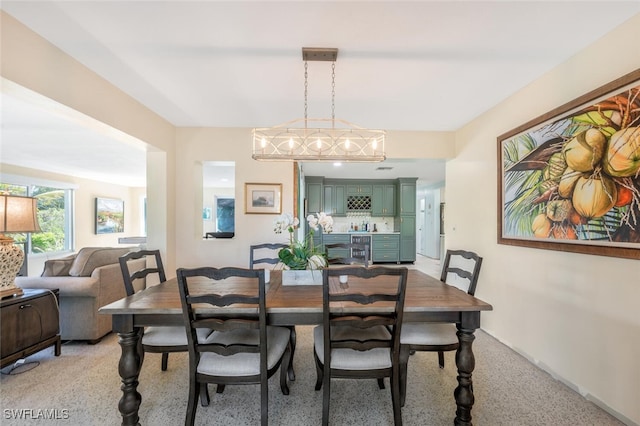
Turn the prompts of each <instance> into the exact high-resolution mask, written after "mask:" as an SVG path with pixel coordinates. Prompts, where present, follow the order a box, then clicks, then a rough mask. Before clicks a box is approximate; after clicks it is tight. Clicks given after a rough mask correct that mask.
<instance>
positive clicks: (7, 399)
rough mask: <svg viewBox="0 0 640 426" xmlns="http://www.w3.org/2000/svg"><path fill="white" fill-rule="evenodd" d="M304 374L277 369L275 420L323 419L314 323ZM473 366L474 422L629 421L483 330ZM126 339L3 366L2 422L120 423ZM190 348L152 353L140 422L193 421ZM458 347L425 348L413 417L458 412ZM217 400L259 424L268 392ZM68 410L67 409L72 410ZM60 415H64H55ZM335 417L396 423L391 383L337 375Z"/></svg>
mask: <svg viewBox="0 0 640 426" xmlns="http://www.w3.org/2000/svg"><path fill="white" fill-rule="evenodd" d="M297 330H298V348H297V351H296V358H295V364H294V365H295V368H296V373H297V380H296V381H295V382H293V383H291V385H290V390H291V393H290V395H289V396H284V395H282V393H281V392H280V388H279V385H278V375H277V374H276V375H275V376H274V377H272V379H271V381H270V388H269V401H270V403H269V419H270V423H271V424H273V425H292V426H293V425H296V426H300V425H318V424H320V423H321V418H322V392H316V391H315V390H314V384H315V367H314V362H313V355H312V345H313V343H312V337H311V331H312V328H311V327H297ZM476 337H477V338H476V341H475V343H474V353H475V354H476V369H475V371H474V373H473V382H474V393H475V405H474V407H473V410H472V416H473V423H474V424H475V425H491V426H494V425H505V426H507V425H508V426H518V425H536V426H538V425H549V426H551V425H553V426H560V425H567V426H569V425H571V426H573V425H594V426H595V425H597V426H606V425H622V423H621V422H619V421H618V420H616V419H615V418H613V417H612V416H610V415H609V414H608V413H606V412H605V411H603V410H601V409H600V408H598V407H597V406H595V405H594V404H593V403H591V402H589V401H587V400H585V399H584V398H583V397H582V396H581V395H579V394H578V393H576V392H574V391H573V390H571V389H569V388H568V387H567V386H565V385H564V384H562V383H560V382H558V381H556V380H554V379H553V378H552V377H551V376H550V375H549V374H547V373H545V372H544V371H542V370H540V369H538V368H537V367H535V366H534V365H532V364H531V363H529V362H528V361H527V360H525V359H524V358H523V357H522V356H520V355H519V354H517V353H515V352H514V351H512V350H511V349H509V348H508V347H506V346H505V345H503V344H501V343H499V342H498V341H497V340H495V339H494V338H492V337H491V336H489V335H487V334H486V333H484V332H482V331H478V332H477V333H476ZM119 357H120V347H119V345H118V343H117V336H116V335H113V334H111V335H109V336H107V337H106V338H105V339H104V340H103V341H102V342H101V343H99V344H97V345H95V346H90V345H87V344H86V343H76V342H68V343H66V344H64V345H63V347H62V355H61V356H60V357H54V356H53V349H46V350H43V351H41V352H40V353H38V354H35V355H32V356H30V357H29V358H27V362H30V361H38V362H39V363H40V365H39V366H37V367H36V368H34V369H32V370H30V371H28V372H25V373H22V374H18V375H7V374H6V373H7V372H8V371H9V370H10V368H5V369H3V370H2V372H3V374H2V376H1V379H0V380H1V381H0V384H1V387H0V392H1V401H2V402H1V406H2V407H1V408H2V414H1V415H2V419H1V420H0V423H1V424H2V425H3V426H9V425H20V426H22V425H66V426H68V425H83V426H89V425H118V424H120V422H121V418H120V417H119V413H118V401H119V399H120V396H121V392H120V378H119V376H118V374H117V368H118V360H119ZM187 371H188V367H187V355H186V354H171V355H170V356H169V369H168V371H166V372H162V371H161V370H160V355H159V354H147V355H146V357H145V362H144V366H143V368H142V374H141V377H140V386H139V391H140V392H141V394H142V406H141V407H140V421H141V424H143V425H180V424H184V414H185V407H186V401H187V384H188V378H187ZM456 384H457V382H456V369H455V361H454V352H449V353H446V355H445V368H444V369H439V368H438V363H437V355H436V354H434V353H417V354H415V355H414V356H412V357H411V359H410V363H409V384H408V398H407V402H406V405H405V407H404V408H403V411H402V414H403V420H404V424H405V425H420V426H422V425H451V424H452V422H453V419H454V417H455V409H456V406H455V402H454V399H453V390H454V389H455V387H456ZM210 391H211V397H212V400H211V404H210V405H209V407H200V406H199V407H198V411H197V416H196V424H197V425H257V424H259V419H260V398H259V388H258V386H257V385H245V386H228V387H227V388H226V389H225V391H224V393H223V394H221V395H218V394H216V393H215V390H214V389H213V388H211V389H210ZM19 409H27V410H32V412H31V413H32V417H33V416H36V415H37V414H38V413H39V412H38V410H57V414H58V415H59V417H62V416H64V414H65V413H68V418H67V419H58V420H43V419H31V420H25V419H22V420H16V419H13V418H11V417H12V416H13V414H11V413H15V412H16V411H11V410H19ZM63 410H67V411H66V412H65V411H63ZM54 414H55V413H54ZM331 424H333V425H367V426H369V425H391V424H393V415H392V409H391V396H390V391H389V386H387V389H385V390H379V389H378V387H377V384H376V382H375V381H374V380H371V381H369V380H367V381H363V380H359V381H356V380H335V381H334V382H333V384H332V399H331Z"/></svg>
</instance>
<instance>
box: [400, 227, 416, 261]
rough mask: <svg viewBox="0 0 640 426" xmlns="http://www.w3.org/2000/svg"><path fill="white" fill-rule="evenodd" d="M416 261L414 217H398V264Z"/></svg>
mask: <svg viewBox="0 0 640 426" xmlns="http://www.w3.org/2000/svg"><path fill="white" fill-rule="evenodd" d="M415 261H416V217H415V216H402V217H400V262H415Z"/></svg>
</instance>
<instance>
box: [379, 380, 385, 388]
mask: <svg viewBox="0 0 640 426" xmlns="http://www.w3.org/2000/svg"><path fill="white" fill-rule="evenodd" d="M378 387H379V388H380V389H384V379H383V378H380V379H378Z"/></svg>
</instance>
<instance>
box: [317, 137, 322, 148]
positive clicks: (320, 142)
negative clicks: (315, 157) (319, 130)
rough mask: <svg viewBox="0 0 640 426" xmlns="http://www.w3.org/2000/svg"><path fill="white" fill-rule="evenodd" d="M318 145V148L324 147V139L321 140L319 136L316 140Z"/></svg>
mask: <svg viewBox="0 0 640 426" xmlns="http://www.w3.org/2000/svg"><path fill="white" fill-rule="evenodd" d="M316 146H317V147H318V149H320V148H322V141H321V140H320V138H318V140H317V141H316Z"/></svg>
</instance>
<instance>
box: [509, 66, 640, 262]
mask: <svg viewBox="0 0 640 426" xmlns="http://www.w3.org/2000/svg"><path fill="white" fill-rule="evenodd" d="M498 192H499V194H498V210H499V211H498V243H499V244H508V245H518V246H525V247H534V248H541V249H548V250H559V251H570V252H576V253H588V254H596V255H603V256H615V257H623V258H634V259H640V69H638V70H636V71H634V72H631V73H629V74H627V75H625V76H623V77H621V78H619V79H617V80H615V81H612V82H611V83H609V84H606V85H604V86H602V87H600V88H598V89H595V90H593V91H592V92H590V93H587V94H586V95H583V96H581V97H579V98H577V99H575V100H574V101H572V102H569V103H568V104H566V105H563V106H561V107H559V108H556V109H555V110H552V111H550V112H548V113H547V114H544V115H543V116H541V117H538V118H536V119H534V120H532V121H530V122H528V123H525V124H523V125H522V126H520V127H518V128H516V129H514V130H512V131H510V132H508V133H506V134H504V135H501V136H499V137H498Z"/></svg>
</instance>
